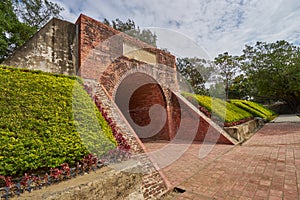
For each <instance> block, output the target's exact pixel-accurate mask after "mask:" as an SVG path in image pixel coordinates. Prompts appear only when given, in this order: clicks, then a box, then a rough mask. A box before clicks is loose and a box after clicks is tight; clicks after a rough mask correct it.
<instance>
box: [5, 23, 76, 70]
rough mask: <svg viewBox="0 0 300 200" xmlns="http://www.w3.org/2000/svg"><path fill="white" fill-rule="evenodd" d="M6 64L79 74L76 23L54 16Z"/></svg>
mask: <svg viewBox="0 0 300 200" xmlns="http://www.w3.org/2000/svg"><path fill="white" fill-rule="evenodd" d="M3 64H5V65H11V66H15V67H19V68H27V69H35V70H42V71H46V72H52V73H57V74H67V75H76V66H77V46H76V26H75V24H72V23H70V22H67V21H63V20H60V19H56V18H53V19H52V20H50V21H49V22H48V23H47V24H46V25H45V26H44V27H43V28H41V29H40V30H39V32H38V33H37V34H35V35H34V36H33V37H32V38H31V39H29V40H28V41H27V42H26V43H25V44H24V45H23V46H21V47H20V48H18V49H17V50H16V51H15V52H14V53H13V55H11V56H10V57H9V58H7V59H6V60H5V61H4V62H3Z"/></svg>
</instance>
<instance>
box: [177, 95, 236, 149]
mask: <svg viewBox="0 0 300 200" xmlns="http://www.w3.org/2000/svg"><path fill="white" fill-rule="evenodd" d="M173 93H174V94H175V95H176V97H177V99H178V101H179V102H180V106H181V108H180V109H181V115H182V116H181V123H180V128H181V129H182V130H185V134H183V137H182V138H181V139H185V138H186V137H189V136H188V135H189V134H194V133H192V131H193V130H194V129H195V127H197V133H196V135H194V138H195V139H194V140H196V141H202V142H208V143H221V144H234V145H235V144H238V141H237V140H236V139H234V138H233V137H231V136H230V135H229V134H228V133H227V132H226V131H224V130H223V129H222V128H221V127H220V126H219V125H217V124H216V123H215V122H213V121H212V120H211V119H210V118H208V117H207V116H206V115H205V114H204V113H202V112H201V111H200V110H199V109H198V108H197V107H196V106H195V105H193V104H192V103H191V102H189V101H188V100H187V99H186V98H184V97H183V96H182V95H181V94H180V93H179V92H173Z"/></svg>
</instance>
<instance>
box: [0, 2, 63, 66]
mask: <svg viewBox="0 0 300 200" xmlns="http://www.w3.org/2000/svg"><path fill="white" fill-rule="evenodd" d="M61 10H62V8H60V7H58V6H57V4H53V3H51V2H49V1H47V0H44V1H40V0H22V1H21V0H2V1H1V2H0V31H1V32H0V63H1V62H2V61H3V60H4V59H5V58H6V57H7V56H9V55H10V54H11V53H12V52H13V51H14V49H16V48H17V47H19V46H21V45H23V44H24V42H25V41H27V40H28V39H29V38H30V37H31V36H32V35H33V34H34V33H36V31H37V30H38V29H39V28H40V27H41V26H42V25H44V24H45V23H46V22H47V21H48V20H49V19H50V17H51V16H57V15H58V14H59V12H60V11H61Z"/></svg>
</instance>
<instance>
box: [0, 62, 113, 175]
mask: <svg viewBox="0 0 300 200" xmlns="http://www.w3.org/2000/svg"><path fill="white" fill-rule="evenodd" d="M0 79H1V81H0V94H1V95H0V163H1V165H0V175H20V174H23V173H24V172H26V171H28V170H37V169H40V168H49V167H57V166H59V165H60V164H62V163H64V162H68V163H70V164H74V163H75V162H76V161H78V160H81V159H82V157H83V156H85V155H86V154H88V153H96V154H97V155H98V156H100V157H101V156H102V155H103V154H105V153H106V152H107V151H109V150H111V149H114V148H115V147H116V141H115V139H114V138H113V135H112V131H111V129H110V127H109V126H108V124H107V123H106V121H105V120H104V118H103V117H102V115H101V113H99V112H98V110H97V108H96V106H95V105H94V103H93V102H92V101H91V99H90V98H89V96H88V94H87V93H86V92H85V91H84V89H83V87H82V85H81V81H80V80H78V79H77V78H76V77H69V76H63V75H53V74H50V73H44V72H41V71H29V70H21V69H15V68H10V67H5V66H0Z"/></svg>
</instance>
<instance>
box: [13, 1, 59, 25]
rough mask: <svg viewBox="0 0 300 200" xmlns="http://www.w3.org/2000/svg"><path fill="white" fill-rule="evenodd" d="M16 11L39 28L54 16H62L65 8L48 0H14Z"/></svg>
mask: <svg viewBox="0 0 300 200" xmlns="http://www.w3.org/2000/svg"><path fill="white" fill-rule="evenodd" d="M13 4H14V8H15V12H16V14H17V16H18V17H19V18H20V19H21V21H22V22H23V23H25V24H27V25H29V26H31V27H35V28H37V29H39V28H41V27H42V26H44V25H45V24H46V23H47V22H48V21H49V20H50V19H51V18H52V17H58V18H60V17H61V16H60V12H61V11H63V10H64V9H63V8H62V7H60V6H59V5H58V4H56V3H52V2H50V1H48V0H13Z"/></svg>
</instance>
